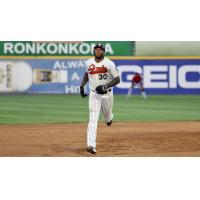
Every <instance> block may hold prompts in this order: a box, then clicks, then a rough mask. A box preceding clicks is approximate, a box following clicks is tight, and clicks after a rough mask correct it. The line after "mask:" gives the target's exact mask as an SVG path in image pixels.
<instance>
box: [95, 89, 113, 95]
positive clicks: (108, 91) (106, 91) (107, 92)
mask: <svg viewBox="0 0 200 200" xmlns="http://www.w3.org/2000/svg"><path fill="white" fill-rule="evenodd" d="M92 92H95V93H97V92H96V91H94V90H92ZM108 92H111V89H109V90H107V91H106V93H105V94H107V93H108Z"/></svg>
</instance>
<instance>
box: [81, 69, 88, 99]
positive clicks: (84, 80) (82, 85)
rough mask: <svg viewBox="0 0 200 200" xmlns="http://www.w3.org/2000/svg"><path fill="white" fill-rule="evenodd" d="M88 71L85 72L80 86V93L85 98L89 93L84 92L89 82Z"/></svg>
mask: <svg viewBox="0 0 200 200" xmlns="http://www.w3.org/2000/svg"><path fill="white" fill-rule="evenodd" d="M88 80H89V79H88V73H87V72H85V74H84V76H83V80H82V83H81V86H80V95H81V96H82V97H83V98H84V97H87V94H85V92H84V86H85V85H86V83H87V82H88Z"/></svg>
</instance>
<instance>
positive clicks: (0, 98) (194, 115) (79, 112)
mask: <svg viewBox="0 0 200 200" xmlns="http://www.w3.org/2000/svg"><path fill="white" fill-rule="evenodd" d="M114 101H115V102H114V120H115V121H177V120H179V121H180V120H200V96H198V95H197V96H189V95H188V96H183V95H180V96H165V95H163V96H150V97H149V98H148V99H147V100H143V99H142V97H141V96H131V97H130V99H126V98H125V96H123V95H115V98H114ZM100 119H101V120H102V118H101V117H100ZM66 122H88V98H86V99H82V98H81V97H80V96H79V95H15V96H14V95H11V96H9V95H0V124H16V123H66Z"/></svg>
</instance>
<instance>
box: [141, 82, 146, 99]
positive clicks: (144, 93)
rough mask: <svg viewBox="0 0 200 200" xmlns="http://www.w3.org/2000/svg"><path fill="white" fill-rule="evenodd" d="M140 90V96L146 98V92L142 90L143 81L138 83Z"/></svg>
mask: <svg viewBox="0 0 200 200" xmlns="http://www.w3.org/2000/svg"><path fill="white" fill-rule="evenodd" d="M140 91H141V94H142V97H143V98H144V99H146V98H147V95H146V92H145V90H144V86H143V83H140Z"/></svg>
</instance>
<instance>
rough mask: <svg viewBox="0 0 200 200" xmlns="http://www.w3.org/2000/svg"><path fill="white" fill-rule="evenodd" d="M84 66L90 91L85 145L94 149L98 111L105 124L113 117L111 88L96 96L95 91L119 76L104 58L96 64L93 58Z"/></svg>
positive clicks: (110, 63)
mask: <svg viewBox="0 0 200 200" xmlns="http://www.w3.org/2000/svg"><path fill="white" fill-rule="evenodd" d="M86 66H87V67H86V72H87V73H88V79H89V89H90V95H89V124H88V129H87V145H88V146H92V147H94V148H96V136H97V123H98V119H99V114H100V111H102V113H103V115H104V118H105V121H106V122H110V120H112V117H113V114H112V108H113V91H112V88H108V89H107V93H106V94H97V93H96V91H95V89H96V87H97V86H99V85H106V84H107V83H109V82H110V81H112V80H113V79H114V78H116V77H117V76H119V73H118V69H117V68H116V66H115V64H114V62H112V61H111V60H109V59H108V58H104V59H103V60H102V61H100V62H98V63H97V62H96V61H95V58H91V59H89V60H88V61H87V62H86Z"/></svg>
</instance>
